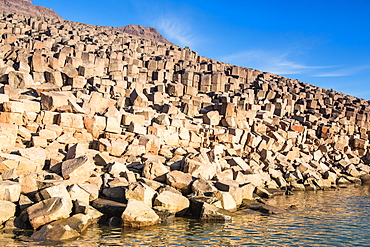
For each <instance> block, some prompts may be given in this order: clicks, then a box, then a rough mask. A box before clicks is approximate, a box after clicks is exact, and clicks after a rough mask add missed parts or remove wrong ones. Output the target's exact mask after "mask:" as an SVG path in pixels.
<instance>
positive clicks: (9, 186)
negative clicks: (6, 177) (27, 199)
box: [0, 181, 21, 202]
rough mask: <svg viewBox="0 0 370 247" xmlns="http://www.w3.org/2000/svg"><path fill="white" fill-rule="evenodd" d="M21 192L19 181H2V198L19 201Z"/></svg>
mask: <svg viewBox="0 0 370 247" xmlns="http://www.w3.org/2000/svg"><path fill="white" fill-rule="evenodd" d="M20 193H21V185H20V184H19V183H17V182H11V181H2V182H0V200H3V201H9V202H17V201H18V200H19V196H20Z"/></svg>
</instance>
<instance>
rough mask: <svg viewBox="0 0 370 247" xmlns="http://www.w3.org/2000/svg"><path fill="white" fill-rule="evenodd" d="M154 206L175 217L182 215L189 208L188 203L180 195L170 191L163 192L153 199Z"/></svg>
mask: <svg viewBox="0 0 370 247" xmlns="http://www.w3.org/2000/svg"><path fill="white" fill-rule="evenodd" d="M154 205H155V206H161V207H163V208H166V209H168V210H169V211H170V212H172V213H174V214H176V215H183V214H184V213H185V212H186V210H187V209H188V208H189V205H190V202H189V200H188V199H187V198H186V197H184V196H182V195H179V194H176V193H173V192H170V191H163V192H162V193H160V194H159V195H158V196H157V198H155V200H154Z"/></svg>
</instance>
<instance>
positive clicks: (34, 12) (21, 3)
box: [0, 0, 172, 44]
mask: <svg viewBox="0 0 370 247" xmlns="http://www.w3.org/2000/svg"><path fill="white" fill-rule="evenodd" d="M0 12H5V13H16V14H20V15H24V16H32V17H46V18H57V19H64V18H62V17H61V16H60V15H59V14H58V13H56V12H55V11H54V10H53V9H51V8H47V7H43V6H38V5H34V4H33V3H32V1H31V0H0ZM111 28H112V29H113V30H115V31H119V32H123V33H127V34H130V35H135V36H139V37H143V38H148V39H153V40H157V41H159V42H162V43H165V44H172V43H171V42H169V41H168V40H167V39H166V38H164V37H163V36H162V35H161V34H160V33H159V32H158V31H157V29H155V28H154V27H143V26H141V25H134V24H130V25H126V26H123V27H111Z"/></svg>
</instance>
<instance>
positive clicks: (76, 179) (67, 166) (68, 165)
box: [61, 155, 95, 184]
mask: <svg viewBox="0 0 370 247" xmlns="http://www.w3.org/2000/svg"><path fill="white" fill-rule="evenodd" d="M94 168H95V165H94V163H93V162H92V160H91V159H90V158H89V157H87V156H86V155H84V156H81V157H78V158H74V159H70V160H66V161H64V162H63V163H62V167H61V170H62V176H63V178H64V179H67V180H68V181H69V182H70V183H71V184H74V183H83V182H85V181H86V180H88V179H89V178H90V176H91V174H92V173H93V170H94Z"/></svg>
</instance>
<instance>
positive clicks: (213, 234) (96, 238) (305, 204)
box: [0, 187, 370, 246]
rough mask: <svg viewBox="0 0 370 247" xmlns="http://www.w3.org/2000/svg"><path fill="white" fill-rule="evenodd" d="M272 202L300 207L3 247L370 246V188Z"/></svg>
mask: <svg viewBox="0 0 370 247" xmlns="http://www.w3.org/2000/svg"><path fill="white" fill-rule="evenodd" d="M268 203H269V204H270V205H274V206H278V207H281V208H288V207H289V206H290V205H296V206H297V208H296V209H294V210H289V211H287V212H286V213H284V214H276V215H261V214H259V213H253V212H250V211H248V210H246V211H240V212H238V213H236V214H235V215H234V217H233V221H232V222H227V223H204V222H200V221H198V220H194V219H177V220H175V221H174V222H172V223H169V224H163V225H158V226H154V227H148V228H145V229H140V230H131V229H122V228H112V227H102V226H100V227H99V226H91V227H90V228H89V229H88V230H87V231H86V232H85V233H84V234H83V235H82V236H81V237H80V238H79V239H76V240H73V241H67V242H62V243H34V242H27V237H26V236H24V235H22V234H21V235H19V236H14V234H12V233H3V234H1V235H0V246H40V245H44V246H243V245H246V246H370V190H369V187H359V188H355V187H349V188H343V189H340V190H336V191H325V192H323V191H318V192H297V193H296V194H295V195H292V196H279V197H275V198H272V199H270V200H269V201H268Z"/></svg>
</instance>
